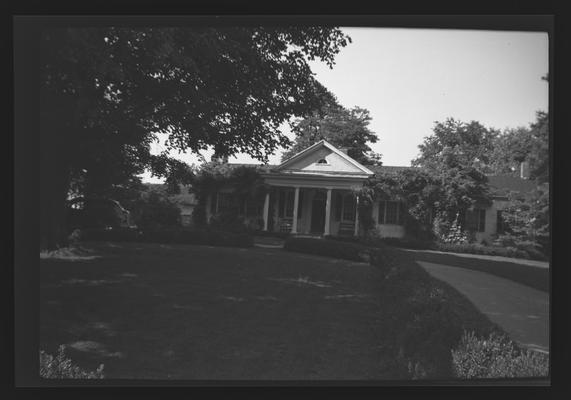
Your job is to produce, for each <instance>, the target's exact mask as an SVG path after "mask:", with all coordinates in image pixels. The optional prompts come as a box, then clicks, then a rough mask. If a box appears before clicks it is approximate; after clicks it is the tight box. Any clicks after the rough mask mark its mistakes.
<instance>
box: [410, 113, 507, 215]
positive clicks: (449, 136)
mask: <svg viewBox="0 0 571 400" xmlns="http://www.w3.org/2000/svg"><path fill="white" fill-rule="evenodd" d="M433 131H434V133H433V135H431V136H429V137H426V138H425V139H424V143H422V144H421V145H420V146H419V148H420V152H421V153H420V156H419V157H418V158H416V159H415V160H413V161H412V164H413V165H415V166H419V167H423V168H424V169H426V170H427V171H429V172H430V173H431V174H432V176H433V177H434V178H435V180H436V181H437V182H439V184H440V186H441V192H440V193H439V196H438V197H439V198H438V200H437V201H436V202H435V209H436V211H437V212H439V213H440V214H441V216H442V217H443V218H444V219H445V220H446V221H447V222H448V223H450V224H451V223H452V222H453V221H454V219H455V218H456V215H457V214H458V213H459V214H460V215H463V214H464V213H465V212H466V210H468V209H469V208H471V207H473V206H474V205H475V204H479V205H481V206H487V205H490V204H491V199H490V192H489V188H488V185H487V182H488V179H487V177H486V175H485V173H487V172H490V171H491V167H490V163H491V158H490V154H491V152H492V149H493V144H494V139H495V138H496V137H497V135H498V131H496V130H494V129H490V128H486V127H484V126H483V125H481V124H480V123H479V122H477V121H472V122H470V123H464V122H460V121H457V120H454V119H452V118H449V119H447V120H446V121H444V122H437V123H436V124H435V126H434V130H433Z"/></svg>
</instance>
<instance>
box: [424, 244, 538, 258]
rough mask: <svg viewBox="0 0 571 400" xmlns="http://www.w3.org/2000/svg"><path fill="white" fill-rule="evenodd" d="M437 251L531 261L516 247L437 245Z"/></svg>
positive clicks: (435, 247) (526, 254) (525, 253)
mask: <svg viewBox="0 0 571 400" xmlns="http://www.w3.org/2000/svg"><path fill="white" fill-rule="evenodd" d="M434 249H435V250H439V251H446V252H451V253H469V254H482V255H488V256H502V257H511V258H524V259H529V258H530V256H529V254H528V253H527V252H526V251H524V250H519V249H517V248H515V247H510V246H508V247H496V246H483V245H481V244H477V243H463V244H453V243H436V244H435V245H434Z"/></svg>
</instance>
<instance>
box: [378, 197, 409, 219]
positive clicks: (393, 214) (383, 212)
mask: <svg viewBox="0 0 571 400" xmlns="http://www.w3.org/2000/svg"><path fill="white" fill-rule="evenodd" d="M402 214H403V213H402V208H401V206H400V202H399V201H381V202H379V219H378V223H379V224H381V225H382V224H387V225H402V221H403V215H402Z"/></svg>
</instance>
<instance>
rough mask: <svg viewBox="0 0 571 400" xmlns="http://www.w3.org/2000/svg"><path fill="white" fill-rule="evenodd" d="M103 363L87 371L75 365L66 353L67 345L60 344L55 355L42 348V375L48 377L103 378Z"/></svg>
mask: <svg viewBox="0 0 571 400" xmlns="http://www.w3.org/2000/svg"><path fill="white" fill-rule="evenodd" d="M103 368H104V366H103V364H101V365H99V368H97V369H96V370H95V371H87V370H84V369H82V368H80V367H79V366H77V365H75V364H74V363H73V362H72V361H71V359H69V358H67V357H66V355H65V346H63V345H61V346H59V349H58V353H57V355H56V356H55V357H54V356H52V355H50V354H47V353H46V352H44V351H43V350H40V376H41V377H42V378H48V379H58V378H59V379H103V378H104V377H105V376H104V374H103Z"/></svg>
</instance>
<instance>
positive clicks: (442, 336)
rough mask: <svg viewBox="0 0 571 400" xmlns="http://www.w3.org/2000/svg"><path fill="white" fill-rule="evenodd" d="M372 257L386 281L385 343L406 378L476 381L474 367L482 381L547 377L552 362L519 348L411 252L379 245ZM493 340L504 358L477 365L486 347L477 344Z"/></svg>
mask: <svg viewBox="0 0 571 400" xmlns="http://www.w3.org/2000/svg"><path fill="white" fill-rule="evenodd" d="M370 257H371V265H374V266H376V267H377V268H378V269H379V270H380V271H381V276H382V280H383V283H382V285H381V288H380V301H379V304H380V307H381V310H380V311H381V313H382V315H383V316H384V318H387V320H388V323H387V326H386V329H385V331H384V333H383V334H384V336H385V337H384V338H383V341H387V342H388V343H390V344H391V346H390V348H392V349H393V350H392V351H393V355H392V357H391V358H394V360H395V361H394V363H395V365H394V368H395V370H396V371H397V372H398V373H399V374H400V376H401V377H402V378H405V379H407V378H408V379H450V378H461V379H464V378H471V377H474V376H473V375H474V374H472V373H471V372H466V371H473V370H476V369H477V370H478V371H479V372H477V374H476V375H477V376H478V377H495V378H511V377H523V376H526V377H543V376H545V375H546V371H547V364H548V358H546V357H545V356H541V355H536V354H535V353H530V352H528V351H524V350H521V349H520V348H519V347H518V346H517V345H516V344H515V343H514V342H513V341H511V340H510V339H509V338H508V337H507V336H506V335H505V334H504V333H503V331H502V330H501V328H500V327H498V326H497V325H496V324H494V323H492V322H491V321H490V320H489V319H488V318H487V317H486V316H485V315H484V314H482V313H481V312H480V311H479V310H478V309H477V308H476V307H475V306H474V305H473V304H472V303H471V302H470V301H469V300H468V299H467V298H466V297H465V296H463V295H462V294H460V293H459V292H458V291H456V290H455V289H454V288H452V287H451V286H449V285H448V284H446V283H444V282H442V281H439V280H437V279H435V278H433V277H432V276H431V275H430V274H429V273H428V272H426V271H425V270H424V269H423V268H422V267H420V266H419V265H418V264H417V263H416V262H415V260H414V258H413V257H412V256H411V255H410V254H409V253H407V252H405V251H403V250H400V249H397V248H391V247H390V246H381V247H380V248H378V249H375V250H372V251H371V253H370ZM468 332H469V333H468ZM467 337H468V338H469V339H466V338H467ZM486 338H488V339H487V341H486ZM490 338H491V339H492V340H495V341H496V344H495V347H494V348H495V349H497V351H496V353H493V354H502V355H503V359H502V360H503V361H501V360H500V359H499V357H496V358H497V359H498V360H496V362H495V363H491V362H480V361H478V359H479V358H478V357H479V354H482V350H481V348H482V346H480V347H478V345H475V343H484V344H486V343H488V344H489V343H490V342H489V340H490ZM498 338H501V339H498ZM488 348H489V345H488V347H485V346H484V349H488ZM481 358H482V357H481ZM491 358H494V357H489V355H486V357H483V359H486V360H490V359H491Z"/></svg>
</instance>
